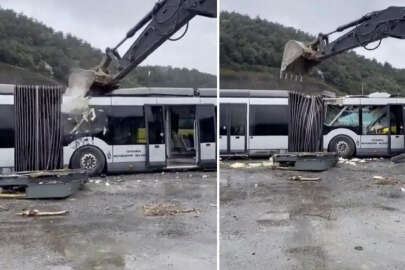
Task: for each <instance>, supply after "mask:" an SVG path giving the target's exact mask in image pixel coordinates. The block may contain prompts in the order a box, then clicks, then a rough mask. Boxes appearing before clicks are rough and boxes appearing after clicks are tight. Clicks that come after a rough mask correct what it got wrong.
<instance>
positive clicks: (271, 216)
mask: <svg viewBox="0 0 405 270" xmlns="http://www.w3.org/2000/svg"><path fill="white" fill-rule="evenodd" d="M256 222H257V223H258V224H259V225H261V226H288V225H289V224H290V214H289V213H288V212H267V213H266V214H264V215H262V216H261V217H259V218H258V219H257V220H256Z"/></svg>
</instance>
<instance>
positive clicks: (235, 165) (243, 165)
mask: <svg viewBox="0 0 405 270" xmlns="http://www.w3.org/2000/svg"><path fill="white" fill-rule="evenodd" d="M230 167H231V168H232V169H240V168H245V167H246V164H245V163H242V162H236V163H233V164H232V165H231V166H230Z"/></svg>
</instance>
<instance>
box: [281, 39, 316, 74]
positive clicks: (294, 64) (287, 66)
mask: <svg viewBox="0 0 405 270" xmlns="http://www.w3.org/2000/svg"><path fill="white" fill-rule="evenodd" d="M314 55H315V51H313V50H312V48H311V46H309V45H305V44H304V43H302V42H299V41H295V40H289V41H288V42H287V43H286V45H285V46H284V53H283V59H282V62H281V69H280V78H281V79H294V78H295V79H298V78H302V76H303V75H305V74H307V73H308V72H309V70H310V69H311V68H312V67H313V66H315V65H316V64H318V61H316V60H314V59H312V58H313V56H314Z"/></svg>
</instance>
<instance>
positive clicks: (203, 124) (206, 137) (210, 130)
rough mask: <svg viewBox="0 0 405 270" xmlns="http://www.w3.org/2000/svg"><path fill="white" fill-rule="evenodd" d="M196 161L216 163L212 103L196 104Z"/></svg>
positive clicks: (214, 123) (213, 108)
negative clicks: (197, 146)
mask: <svg viewBox="0 0 405 270" xmlns="http://www.w3.org/2000/svg"><path fill="white" fill-rule="evenodd" d="M196 120H197V126H198V136H197V137H198V145H199V148H198V163H199V164H200V165H204V164H207V163H212V164H215V163H216V156H217V155H216V152H217V151H216V148H217V147H216V121H215V106H214V105H197V109H196Z"/></svg>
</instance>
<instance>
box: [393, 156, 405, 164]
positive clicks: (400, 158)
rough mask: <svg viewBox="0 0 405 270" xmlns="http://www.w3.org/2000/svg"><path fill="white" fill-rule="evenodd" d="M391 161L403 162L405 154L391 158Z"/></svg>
mask: <svg viewBox="0 0 405 270" xmlns="http://www.w3.org/2000/svg"><path fill="white" fill-rule="evenodd" d="M391 161H392V162H394V163H403V162H405V154H400V155H397V156H395V157H392V158H391Z"/></svg>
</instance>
